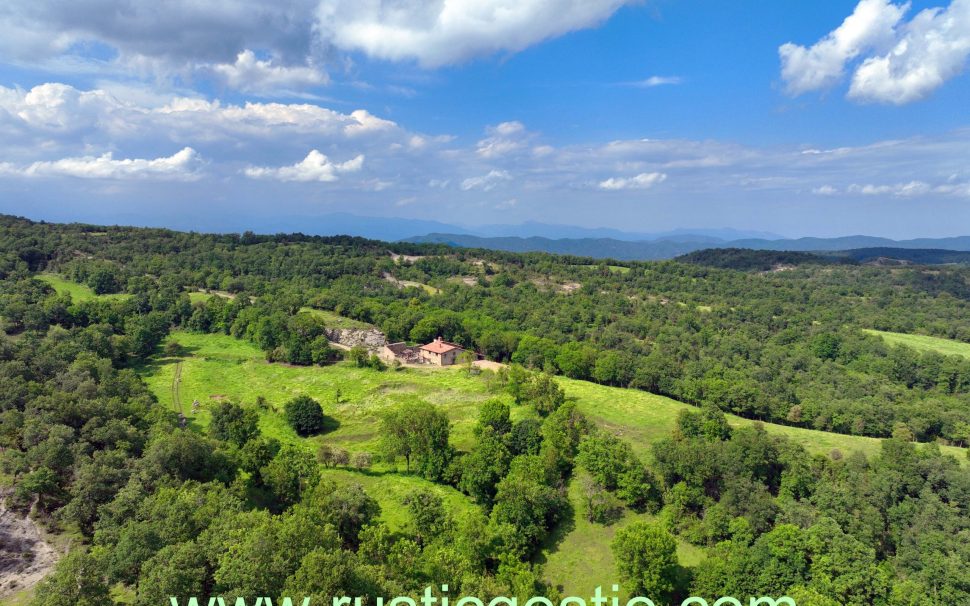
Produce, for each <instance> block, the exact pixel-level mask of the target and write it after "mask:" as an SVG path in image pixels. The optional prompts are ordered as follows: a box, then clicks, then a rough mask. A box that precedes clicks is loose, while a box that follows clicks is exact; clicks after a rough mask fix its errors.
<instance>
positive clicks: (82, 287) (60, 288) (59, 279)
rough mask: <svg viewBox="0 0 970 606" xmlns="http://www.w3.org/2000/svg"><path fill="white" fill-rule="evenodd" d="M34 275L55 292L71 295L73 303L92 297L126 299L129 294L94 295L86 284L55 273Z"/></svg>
mask: <svg viewBox="0 0 970 606" xmlns="http://www.w3.org/2000/svg"><path fill="white" fill-rule="evenodd" d="M36 277H37V279H38V280H40V281H42V282H46V283H47V284H50V286H51V287H52V288H53V289H54V290H56V291H57V294H59V295H64V294H68V295H71V300H72V301H74V302H75V303H80V302H81V301H91V300H93V299H126V298H128V297H129V296H130V295H127V294H124V293H118V294H113V295H96V294H94V291H93V290H91V288H90V287H89V286H87V285H86V284H78V283H77V282H72V281H70V280H68V279H66V278H64V277H63V276H59V275H57V274H38V275H37V276H36Z"/></svg>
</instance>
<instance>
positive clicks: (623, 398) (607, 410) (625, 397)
mask: <svg viewBox="0 0 970 606" xmlns="http://www.w3.org/2000/svg"><path fill="white" fill-rule="evenodd" d="M559 382H560V385H562V386H563V388H564V389H565V390H566V396H567V398H574V399H575V400H576V403H577V404H578V405H579V408H580V410H582V411H583V413H585V414H586V416H588V417H589V418H591V419H593V420H594V421H596V422H597V423H598V424H599V425H600V426H602V427H605V428H606V429H609V430H610V431H612V432H613V433H615V434H616V435H617V436H619V437H621V438H623V439H624V440H627V441H629V442H630V444H631V445H632V446H633V449H634V451H636V453H637V454H638V455H640V456H641V457H642V458H643V459H644V460H647V461H649V459H650V456H651V455H650V446H651V444H653V442H655V441H656V440H658V439H660V438H662V437H665V436H667V435H670V432H671V431H672V430H673V429H674V426H675V425H676V424H677V414H678V413H679V412H680V411H681V410H684V409H693V407H692V406H690V405H689V404H684V403H683V402H678V401H677V400H671V399H670V398H666V397H664V396H658V395H655V394H651V393H647V392H645V391H638V390H635V389H622V388H619V387H605V386H603V385H596V384H594V383H587V382H585V381H576V380H573V379H565V378H560V379H559ZM728 421H729V422H730V423H731V425H733V426H735V427H741V426H745V425H752V424H754V423H756V421H752V420H750V419H743V418H741V417H736V416H734V415H728ZM764 426H765V429H767V430H768V433H771V434H775V435H783V436H786V437H787V438H788V439H790V440H791V441H792V442H795V443H796V444H801V445H802V446H804V447H805V449H806V450H808V451H809V452H813V453H820V454H828V453H830V452H831V451H832V449H835V448H837V449H839V450H841V451H842V452H843V453H844V454H849V453H851V452H856V451H859V452H863V453H865V454H866V455H867V456H872V455H875V454H877V453H878V452H879V449H880V440H879V439H877V438H867V437H863V436H847V435H843V434H838V433H830V432H827V431H816V430H813V429H802V428H800V427H788V426H786V425H775V424H773V423H765V424H764ZM942 450H943V452H944V453H947V454H950V455H952V456H954V457H956V458H957V460H959V461H961V462H964V463H965V462H966V457H965V456H964V452H963V450H964V449H962V448H957V447H953V446H943V447H942Z"/></svg>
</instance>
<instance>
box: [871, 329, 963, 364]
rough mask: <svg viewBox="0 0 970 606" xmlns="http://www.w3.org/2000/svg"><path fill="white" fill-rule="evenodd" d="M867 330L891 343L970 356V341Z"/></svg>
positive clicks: (921, 349) (949, 354) (946, 354)
mask: <svg viewBox="0 0 970 606" xmlns="http://www.w3.org/2000/svg"><path fill="white" fill-rule="evenodd" d="M865 332H867V333H869V334H871V335H876V336H877V337H882V338H883V339H884V340H885V341H886V342H887V343H889V344H890V345H906V346H907V347H912V348H913V349H916V350H918V351H935V352H937V353H941V354H943V355H945V356H963V357H964V358H970V343H963V342H962V341H952V340H950V339H941V338H940V337H927V336H925V335H907V334H904V333H901V332H884V331H881V330H866V331H865Z"/></svg>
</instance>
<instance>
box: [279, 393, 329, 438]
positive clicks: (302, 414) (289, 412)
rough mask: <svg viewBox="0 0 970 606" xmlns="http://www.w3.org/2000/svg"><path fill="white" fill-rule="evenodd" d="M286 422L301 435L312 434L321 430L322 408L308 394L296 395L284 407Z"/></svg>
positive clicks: (322, 426) (322, 425)
mask: <svg viewBox="0 0 970 606" xmlns="http://www.w3.org/2000/svg"><path fill="white" fill-rule="evenodd" d="M284 414H285V415H286V422H287V423H289V424H290V427H292V428H293V429H294V430H296V433H298V434H300V435H301V436H312V435H314V434H318V433H320V432H321V431H323V428H324V418H323V408H321V407H320V403H319V402H317V401H316V400H314V399H313V398H311V397H309V396H298V397H296V398H293V399H292V400H290V401H289V402H287V403H286V406H285V407H284Z"/></svg>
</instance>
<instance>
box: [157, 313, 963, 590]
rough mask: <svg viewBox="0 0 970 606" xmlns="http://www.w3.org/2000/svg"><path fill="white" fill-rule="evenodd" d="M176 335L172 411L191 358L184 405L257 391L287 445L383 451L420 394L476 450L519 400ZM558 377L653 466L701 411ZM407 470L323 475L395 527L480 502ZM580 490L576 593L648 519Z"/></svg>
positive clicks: (825, 436) (560, 540) (481, 379)
mask: <svg viewBox="0 0 970 606" xmlns="http://www.w3.org/2000/svg"><path fill="white" fill-rule="evenodd" d="M169 340H173V341H176V342H178V343H179V344H180V345H182V346H183V348H184V350H185V354H184V355H183V356H181V357H180V358H160V359H157V360H155V361H154V362H153V363H151V364H149V365H147V366H145V367H143V368H142V369H140V373H141V375H142V376H143V377H144V378H145V380H146V382H147V383H148V385H149V386H150V388H151V389H152V391H153V392H154V393H155V394H156V396H157V397H158V398H159V401H160V402H162V403H163V404H165V405H167V406H173V401H172V381H173V378H174V376H175V371H176V366H177V365H178V363H179V362H181V370H180V376H181V377H182V382H181V385H180V392H181V401H182V408H183V410H184V411H185V413H186V414H187V415H188V416H189V418H190V423H191V424H192V426H193V427H196V428H198V429H200V430H202V429H204V428H205V427H206V425H207V424H208V418H209V412H208V410H209V408H210V407H211V406H212V405H213V404H214V403H215V402H217V401H220V400H222V399H230V400H234V401H237V402H241V403H243V404H244V405H249V406H254V405H255V402H256V398H257V396H263V397H264V398H265V399H266V401H267V407H266V408H264V409H261V410H259V412H260V427H261V429H262V431H263V432H264V433H265V434H267V435H270V436H273V437H276V438H277V439H279V440H281V441H283V442H291V443H297V442H304V443H307V445H308V446H309V447H311V448H316V446H317V445H318V444H323V443H326V444H331V445H333V446H337V447H341V448H345V449H346V450H348V451H350V452H360V451H365V452H373V451H375V450H376V447H377V441H378V430H379V419H380V412H381V411H382V410H384V409H386V408H387V407H389V406H393V405H395V404H399V403H402V402H406V401H408V400H410V399H420V400H424V401H427V402H431V403H433V404H435V405H438V406H440V407H442V409H444V410H445V411H446V413H447V414H448V416H449V418H450V419H451V421H452V423H453V429H452V442H453V443H454V444H455V446H457V447H458V448H462V449H467V448H469V447H471V446H472V445H473V444H474V436H473V434H472V427H473V426H474V424H475V422H476V419H477V415H478V408H479V406H480V404H481V403H482V402H484V401H485V400H487V399H489V398H493V397H499V398H506V400H507V401H509V400H508V396H506V395H504V394H503V393H501V392H499V391H497V389H496V386H495V385H494V380H493V379H492V378H491V376H492V375H490V373H483V374H482V375H481V376H469V375H467V374H466V373H465V372H464V371H463V370H461V369H458V368H445V369H440V368H436V369H411V368H409V369H404V370H401V371H398V372H394V371H385V372H378V371H375V370H371V369H360V368H356V367H355V366H352V365H351V364H349V363H346V362H341V363H338V364H336V365H333V366H328V367H324V368H320V367H297V366H289V365H285V364H269V363H267V362H266V361H265V360H264V357H263V355H262V352H260V351H259V350H258V349H257V348H256V347H254V346H253V345H252V344H250V343H248V342H245V341H240V340H237V339H234V338H232V337H228V336H224V335H202V334H194V333H186V332H176V333H174V334H172V335H171V336H170V337H169ZM559 382H560V384H561V385H562V386H563V388H564V389H565V391H566V396H567V398H568V399H571V400H574V401H575V402H576V403H577V405H578V406H579V408H580V410H582V411H583V412H584V413H585V414H586V415H587V416H589V417H590V418H591V419H592V420H594V421H595V422H597V423H598V424H599V425H600V426H601V427H604V428H605V429H607V430H609V431H612V432H613V433H615V434H616V435H618V436H620V437H621V438H622V439H624V440H627V441H628V442H630V444H631V445H632V446H633V448H634V450H635V451H636V452H637V454H639V455H640V456H641V457H642V458H643V459H644V460H647V461H649V459H650V458H651V452H650V446H651V444H652V443H653V442H654V441H655V440H657V439H659V438H661V437H664V436H666V435H669V433H670V431H671V430H672V429H673V428H674V426H675V424H676V418H677V414H678V412H680V411H681V410H683V409H685V408H690V407H689V406H688V405H687V404H683V403H681V402H677V401H675V400H671V399H669V398H665V397H662V396H657V395H653V394H649V393H646V392H641V391H636V390H630V389H620V388H612V387H604V386H602V385H596V384H593V383H588V382H584V381H575V380H571V379H565V378H560V379H559ZM300 394H306V395H309V396H311V397H313V398H316V399H317V400H318V401H319V402H321V404H323V407H324V412H325V413H326V414H327V415H328V416H329V417H330V418H331V419H332V424H333V426H334V429H333V430H332V431H329V432H327V433H325V434H324V435H322V436H317V437H314V438H310V439H306V440H305V439H303V438H300V437H298V436H297V435H296V434H295V433H294V432H293V431H292V429H290V427H289V426H288V425H287V424H286V423H285V422H284V421H283V418H282V415H280V414H279V410H281V407H282V405H283V404H284V403H285V402H286V401H287V400H289V399H290V398H292V397H294V396H296V395H300ZM338 394H339V399H338V397H337V396H338ZM196 399H197V400H198V401H199V402H200V404H201V406H200V410H199V411H198V413H197V414H193V413H192V411H191V408H192V406H191V404H192V401H193V400H196ZM509 403H510V404H511V402H509ZM512 412H513V417H514V418H521V417H523V416H526V415H529V414H531V411H530V410H529V409H527V408H526V407H523V406H518V407H515V406H513V409H512ZM729 421H730V422H731V424H732V425H734V426H743V425H750V424H752V423H753V421H750V420H747V419H741V418H738V417H729ZM765 427H766V429H767V430H768V431H769V432H770V433H773V434H776V435H785V436H787V437H788V438H790V439H791V440H793V441H795V442H797V443H799V444H802V445H803V446H805V447H806V448H807V449H808V450H809V451H811V452H816V453H822V454H828V453H830V452H831V451H832V450H833V449H835V448H837V449H839V450H841V451H842V452H843V453H845V454H848V453H850V452H853V451H861V452H864V453H866V454H867V455H873V454H876V453H877V452H878V451H879V440H876V439H872V438H863V437H856V436H844V435H839V434H833V433H826V432H821V431H812V430H807V429H798V428H793V427H785V426H780V425H772V424H765ZM944 451H946V452H950V453H951V454H954V455H956V456H957V457H958V459H959V460H961V461H966V458H965V457H964V456H963V453H962V452H961V450H960V449H956V448H944ZM396 471H399V470H397V469H388V468H386V467H382V466H380V465H378V466H375V468H374V469H373V470H371V471H367V472H358V471H354V470H349V469H327V470H324V474H325V476H326V477H330V478H332V479H334V480H335V481H338V482H350V481H357V482H360V483H361V484H362V485H363V486H364V487H365V488H366V489H368V492H369V493H370V494H372V495H373V496H374V497H375V498H376V499H378V501H379V502H380V503H381V507H382V509H383V517H384V519H385V520H386V521H387V523H388V524H389V525H390V526H392V527H395V528H400V527H401V526H402V525H403V524H404V523H405V522H406V518H405V516H404V514H403V511H402V509H401V507H400V506H399V505H400V500H401V498H402V497H403V495H404V494H406V493H407V492H408V491H409V490H410V489H412V488H414V487H416V486H418V485H423V486H427V487H429V488H432V489H433V490H436V491H438V492H439V493H440V494H441V495H442V497H443V498H444V499H445V500H446V502H447V503H448V505H449V510H450V511H452V512H453V513H454V514H455V515H461V512H462V511H468V510H470V509H472V508H474V507H475V505H473V504H472V503H471V502H470V501H469V500H468V499H467V498H466V497H465V496H463V495H461V494H460V493H458V492H457V491H455V490H453V489H451V488H447V487H442V486H434V485H431V484H429V483H427V482H425V481H423V480H421V479H419V478H415V477H413V476H406V475H402V474H398V473H395V472H396ZM401 471H403V469H401ZM569 494H570V500H571V502H572V503H573V504H574V507H573V509H574V511H573V512H571V514H570V516H569V518H567V520H565V521H564V522H563V523H562V524H561V526H560V528H559V529H558V530H557V532H556V533H555V534H554V536H553V537H552V538H551V540H550V541H549V543H548V544H547V545H546V547H545V549H544V550H543V555H542V559H544V560H545V561H546V576H547V578H548V579H550V580H551V581H553V582H554V583H556V584H560V585H562V586H563V588H564V589H565V590H566V591H567V592H569V591H581V590H582V591H588V590H589V586H590V583H596V582H600V581H602V582H605V580H608V579H611V578H615V573H614V572H613V560H612V555H611V553H610V541H611V540H612V537H613V535H614V534H615V532H616V530H617V529H619V528H622V527H623V526H624V525H626V524H630V523H632V522H634V521H636V520H637V519H642V518H644V517H645V516H643V515H637V514H635V513H632V512H627V513H626V514H625V515H624V517H623V518H622V519H620V520H619V521H618V522H616V523H615V524H613V525H611V526H601V525H594V524H591V523H589V522H587V521H586V520H585V518H584V517H583V514H582V506H581V503H582V495H581V492H580V487H579V485H578V482H576V483H574V485H572V486H571V487H570V492H569ZM678 553H679V555H680V559H681V563H682V564H684V565H692V564H696V563H697V562H698V561H699V560H700V558H702V557H703V551H702V550H700V549H698V548H696V547H692V546H690V545H688V544H680V546H679V552H678ZM577 595H580V594H577Z"/></svg>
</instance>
